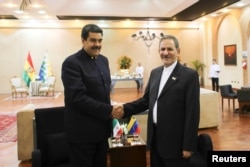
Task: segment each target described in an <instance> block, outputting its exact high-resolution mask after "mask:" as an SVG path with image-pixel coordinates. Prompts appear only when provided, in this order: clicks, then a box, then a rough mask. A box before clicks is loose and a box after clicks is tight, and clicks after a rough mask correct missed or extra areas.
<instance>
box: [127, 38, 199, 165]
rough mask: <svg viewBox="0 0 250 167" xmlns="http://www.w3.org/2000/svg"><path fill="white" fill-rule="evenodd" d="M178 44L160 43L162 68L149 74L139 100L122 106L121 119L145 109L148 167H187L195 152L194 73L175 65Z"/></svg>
mask: <svg viewBox="0 0 250 167" xmlns="http://www.w3.org/2000/svg"><path fill="white" fill-rule="evenodd" d="M179 53H180V48H179V42H178V40H177V39H176V38H175V37H174V36H171V35H168V36H164V37H163V38H161V39H160V44H159V54H160V58H161V60H162V62H163V66H160V67H157V68H155V69H153V70H152V71H151V74H150V77H149V81H148V84H147V87H146V89H145V93H144V95H143V97H142V98H139V99H138V100H136V101H133V102H130V103H126V104H124V105H123V110H124V117H127V116H130V115H133V114H137V113H139V112H142V111H145V110H146V109H149V113H148V128H147V146H148V148H149V149H150V157H151V159H150V163H151V167H179V166H181V167H187V166H188V161H189V157H190V156H191V155H192V152H193V151H194V150H195V149H196V139H197V135H198V125H199V114H200V102H199V95H200V85H199V79H198V78H199V77H198V73H197V72H196V71H194V70H192V69H190V68H188V67H185V66H183V65H181V64H180V63H178V62H177V57H178V54H179Z"/></svg>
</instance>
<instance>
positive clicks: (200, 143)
mask: <svg viewBox="0 0 250 167" xmlns="http://www.w3.org/2000/svg"><path fill="white" fill-rule="evenodd" d="M208 151H213V143H212V140H211V137H210V136H209V135H208V134H205V133H203V134H200V135H199V136H198V139H197V151H195V152H194V153H193V155H192V156H191V157H190V163H189V167H207V156H208V155H207V154H208Z"/></svg>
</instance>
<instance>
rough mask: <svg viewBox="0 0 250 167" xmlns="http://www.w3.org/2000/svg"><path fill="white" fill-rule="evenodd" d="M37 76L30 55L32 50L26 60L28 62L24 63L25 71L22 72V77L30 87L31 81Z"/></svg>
mask: <svg viewBox="0 0 250 167" xmlns="http://www.w3.org/2000/svg"><path fill="white" fill-rule="evenodd" d="M35 77H36V74H35V69H34V66H33V63H32V59H31V56H30V52H29V53H28V57H27V60H26V62H25V64H24V71H23V74H22V78H23V80H24V82H25V83H26V85H27V87H29V85H30V82H31V81H34V80H35Z"/></svg>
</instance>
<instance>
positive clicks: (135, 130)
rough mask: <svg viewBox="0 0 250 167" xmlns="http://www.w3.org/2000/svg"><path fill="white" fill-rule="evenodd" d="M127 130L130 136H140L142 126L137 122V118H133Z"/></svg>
mask: <svg viewBox="0 0 250 167" xmlns="http://www.w3.org/2000/svg"><path fill="white" fill-rule="evenodd" d="M127 129H128V134H130V135H134V134H137V135H139V134H140V132H141V129H140V126H139V123H138V121H137V120H136V118H135V116H132V117H131V119H130V121H129V123H128V125H127Z"/></svg>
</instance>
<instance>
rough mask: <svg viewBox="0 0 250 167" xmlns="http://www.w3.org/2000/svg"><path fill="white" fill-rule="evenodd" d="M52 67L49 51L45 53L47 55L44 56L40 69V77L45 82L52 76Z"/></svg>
mask: <svg viewBox="0 0 250 167" xmlns="http://www.w3.org/2000/svg"><path fill="white" fill-rule="evenodd" d="M52 75H53V74H52V68H51V65H50V61H49V56H48V53H47V52H46V53H45V56H44V58H43V61H42V64H41V67H40V71H39V79H40V80H41V81H42V82H45V80H46V79H47V78H48V77H49V76H52Z"/></svg>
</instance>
